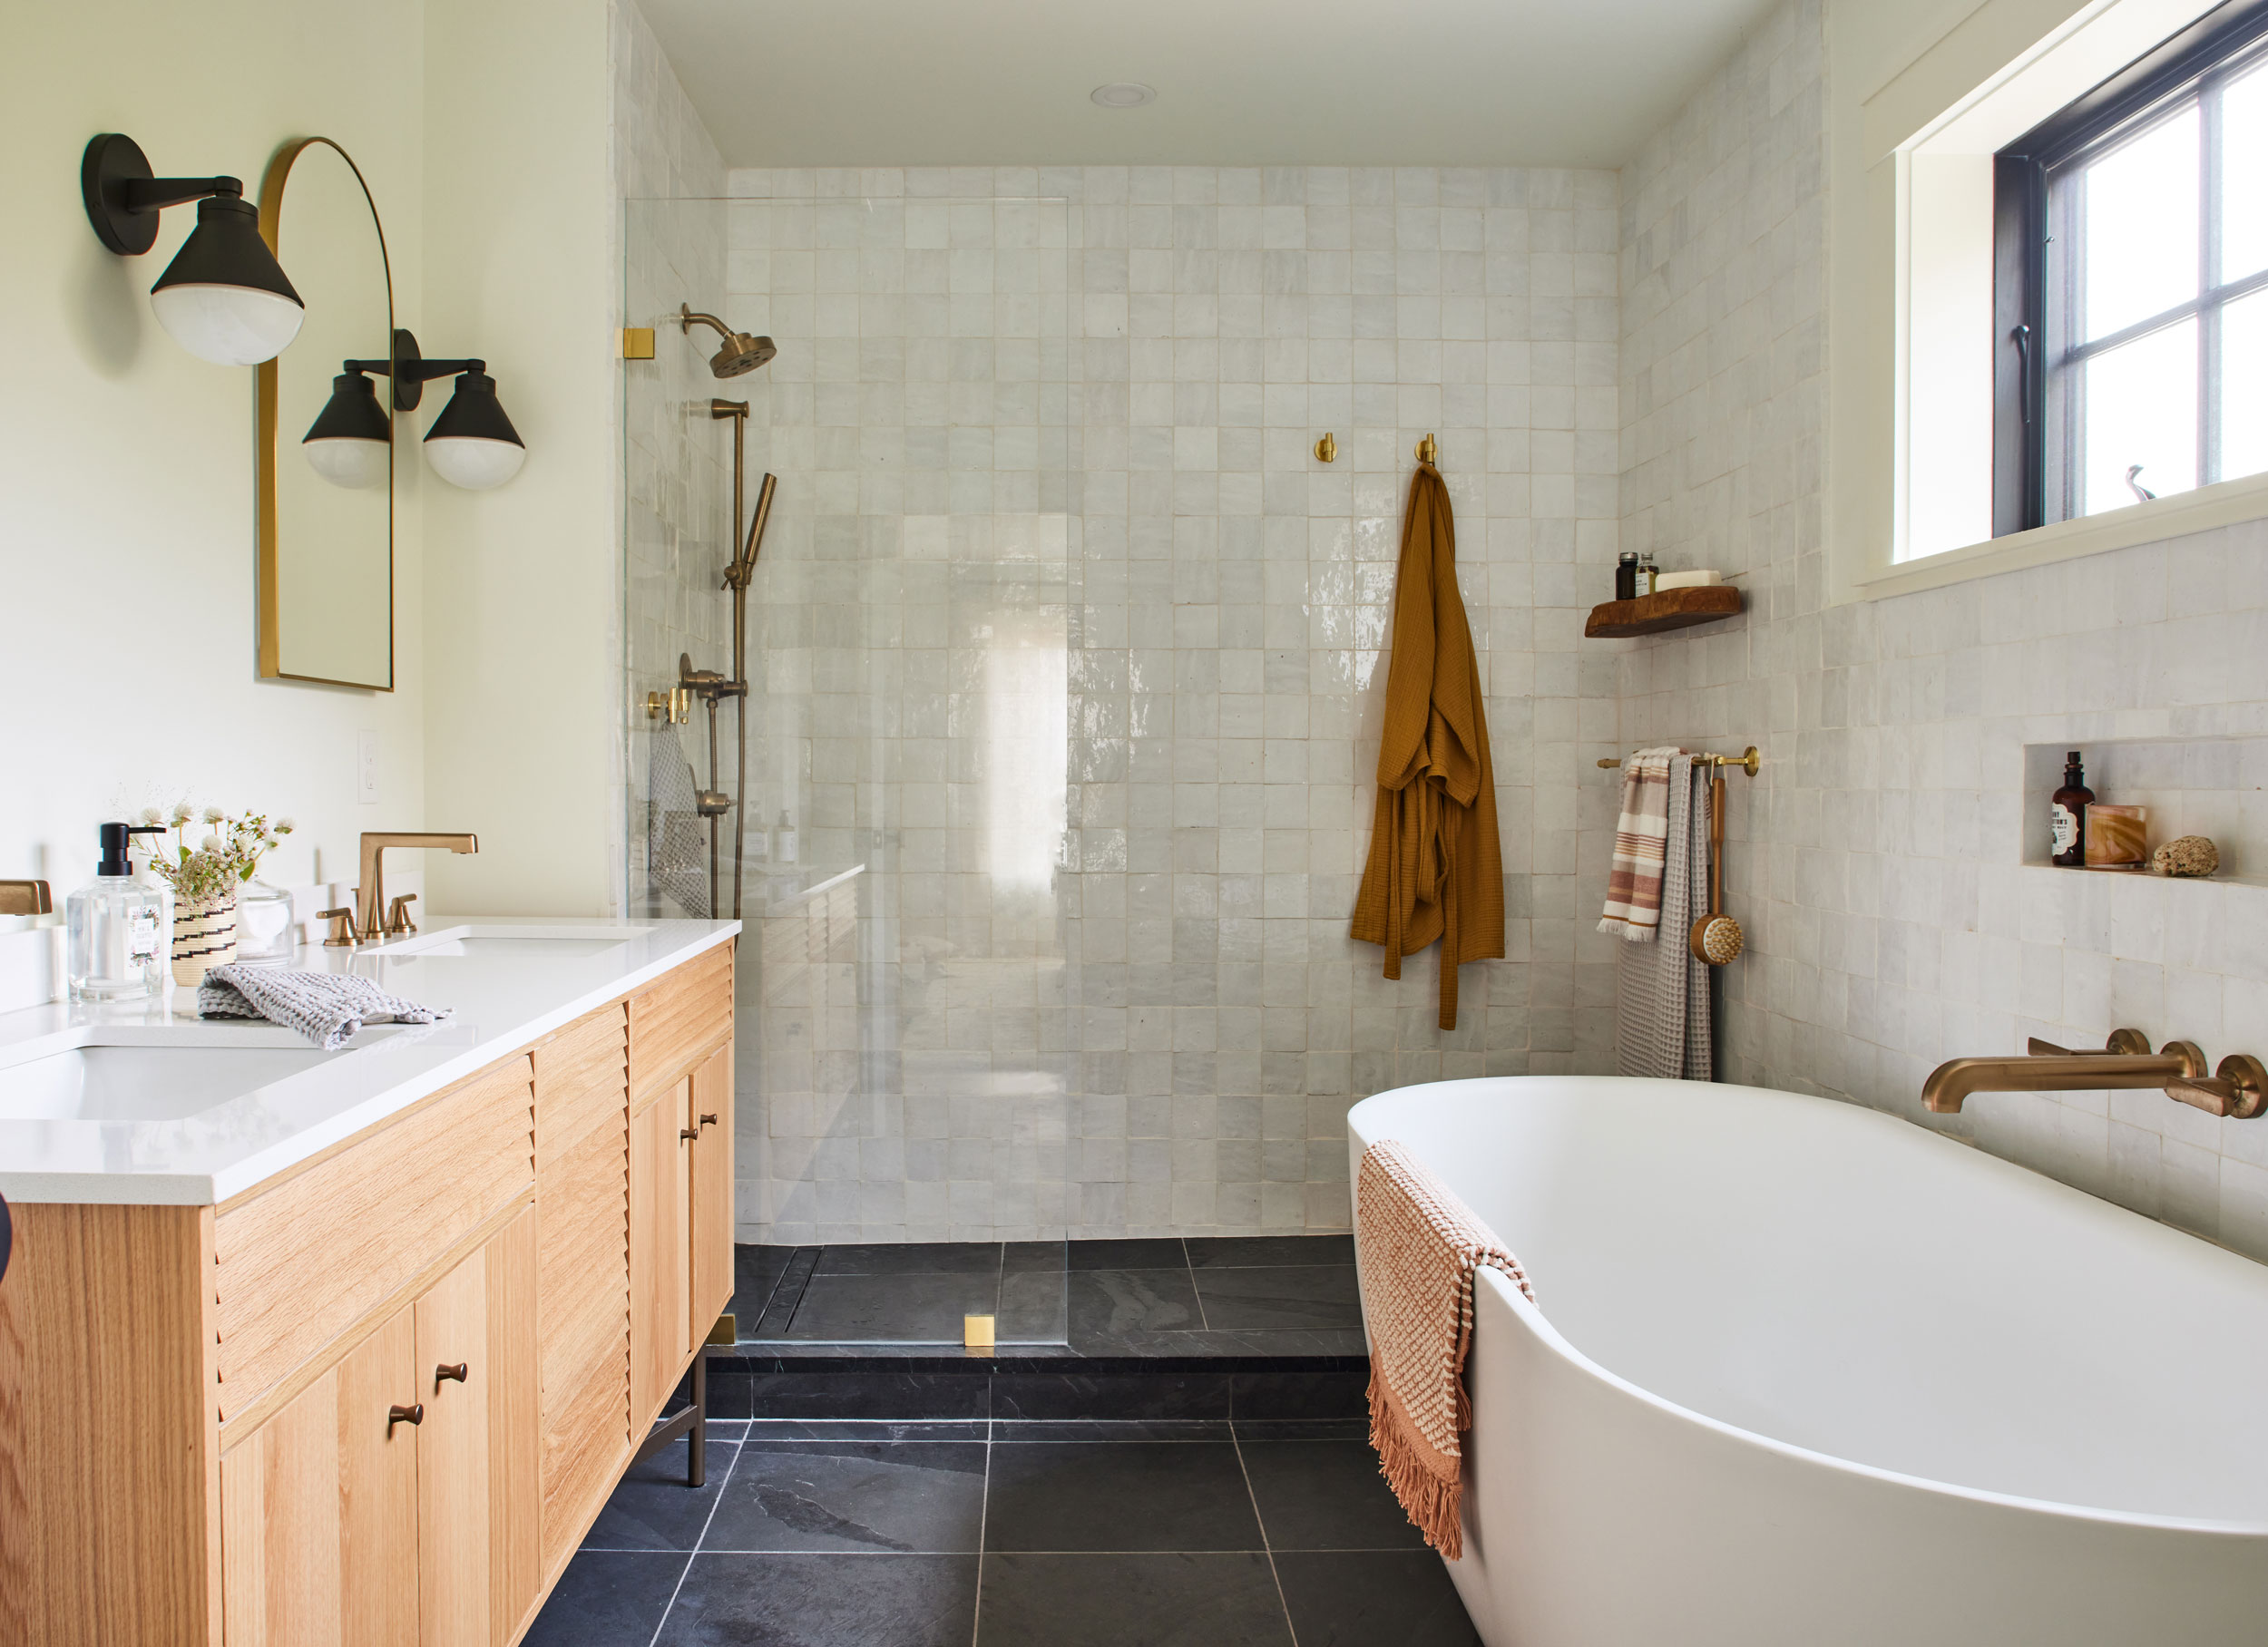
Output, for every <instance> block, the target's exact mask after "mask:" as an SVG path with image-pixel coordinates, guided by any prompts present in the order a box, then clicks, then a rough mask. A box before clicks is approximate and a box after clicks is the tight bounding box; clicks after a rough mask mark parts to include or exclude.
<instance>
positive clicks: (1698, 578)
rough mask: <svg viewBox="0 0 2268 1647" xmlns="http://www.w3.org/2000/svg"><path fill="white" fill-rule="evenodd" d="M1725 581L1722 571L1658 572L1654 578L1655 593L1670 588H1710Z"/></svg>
mask: <svg viewBox="0 0 2268 1647" xmlns="http://www.w3.org/2000/svg"><path fill="white" fill-rule="evenodd" d="M1724 581H1725V574H1724V573H1723V572H1708V571H1701V572H1659V573H1657V574H1656V576H1655V579H1654V589H1655V592H1656V593H1657V594H1658V593H1659V592H1660V591H1662V590H1672V589H1712V588H1715V587H1716V585H1717V584H1720V583H1722V582H1724Z"/></svg>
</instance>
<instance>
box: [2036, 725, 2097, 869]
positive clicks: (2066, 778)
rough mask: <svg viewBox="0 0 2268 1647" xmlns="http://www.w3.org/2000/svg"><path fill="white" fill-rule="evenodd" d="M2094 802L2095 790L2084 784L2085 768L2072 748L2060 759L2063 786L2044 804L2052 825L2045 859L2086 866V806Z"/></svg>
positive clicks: (2065, 865)
mask: <svg viewBox="0 0 2268 1647" xmlns="http://www.w3.org/2000/svg"><path fill="white" fill-rule="evenodd" d="M2093 804H2095V792H2094V791H2093V790H2092V789H2089V788H2088V787H2087V768H2086V767H2085V766H2083V765H2080V764H2079V752H2078V751H2077V750H2076V749H2074V750H2073V751H2071V753H2070V754H2069V755H2066V756H2064V759H2063V787H2062V788H2060V789H2058V790H2057V791H2056V793H2055V798H2054V800H2053V801H2052V802H2051V803H2050V804H2049V805H2048V820H2049V822H2050V823H2051V824H2052V826H2053V829H2054V834H2053V837H2052V843H2051V844H2050V845H2049V847H2048V853H2049V856H2048V862H2051V863H2054V864H2057V865H2058V866H2059V867H2061V868H2064V869H2084V868H2086V867H2087V808H2088V807H2089V806H2091V805H2093Z"/></svg>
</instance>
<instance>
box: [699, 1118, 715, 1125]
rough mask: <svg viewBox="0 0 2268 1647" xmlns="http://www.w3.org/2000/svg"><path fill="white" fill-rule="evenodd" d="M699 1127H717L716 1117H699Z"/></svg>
mask: <svg viewBox="0 0 2268 1647" xmlns="http://www.w3.org/2000/svg"><path fill="white" fill-rule="evenodd" d="M701 1125H702V1126H716V1125H717V1117H716V1116H702V1117H701Z"/></svg>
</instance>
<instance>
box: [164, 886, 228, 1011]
mask: <svg viewBox="0 0 2268 1647" xmlns="http://www.w3.org/2000/svg"><path fill="white" fill-rule="evenodd" d="M235 959H236V900H235V899H234V898H232V897H228V896H222V897H219V898H185V899H182V900H181V901H178V902H176V903H175V904H174V905H173V981H174V982H175V983H177V984H179V985H181V988H183V989H195V988H196V987H197V986H198V985H199V984H200V983H202V982H204V981H205V974H206V972H207V971H209V970H210V969H212V968H214V967H225V966H227V965H228V964H229V963H230V961H232V960H235Z"/></svg>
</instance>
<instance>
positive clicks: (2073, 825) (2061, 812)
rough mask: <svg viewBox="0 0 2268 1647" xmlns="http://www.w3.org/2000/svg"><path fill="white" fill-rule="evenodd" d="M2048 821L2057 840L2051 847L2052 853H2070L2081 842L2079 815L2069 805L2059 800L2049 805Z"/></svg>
mask: <svg viewBox="0 0 2268 1647" xmlns="http://www.w3.org/2000/svg"><path fill="white" fill-rule="evenodd" d="M2048 827H2049V829H2050V831H2051V834H2052V839H2053V840H2054V842H2055V844H2054V846H2052V847H2051V848H2050V849H2049V851H2050V853H2052V854H2055V855H2060V854H2062V853H2068V852H2069V851H2070V850H2071V849H2072V848H2073V847H2075V846H2077V844H2078V843H2079V820H2078V816H2077V814H2075V813H2074V812H2072V810H2071V809H2070V808H2069V807H2068V806H2066V805H2064V804H2062V803H2061V802H2059V801H2058V802H2056V803H2054V804H2051V805H2049V807H2048Z"/></svg>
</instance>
